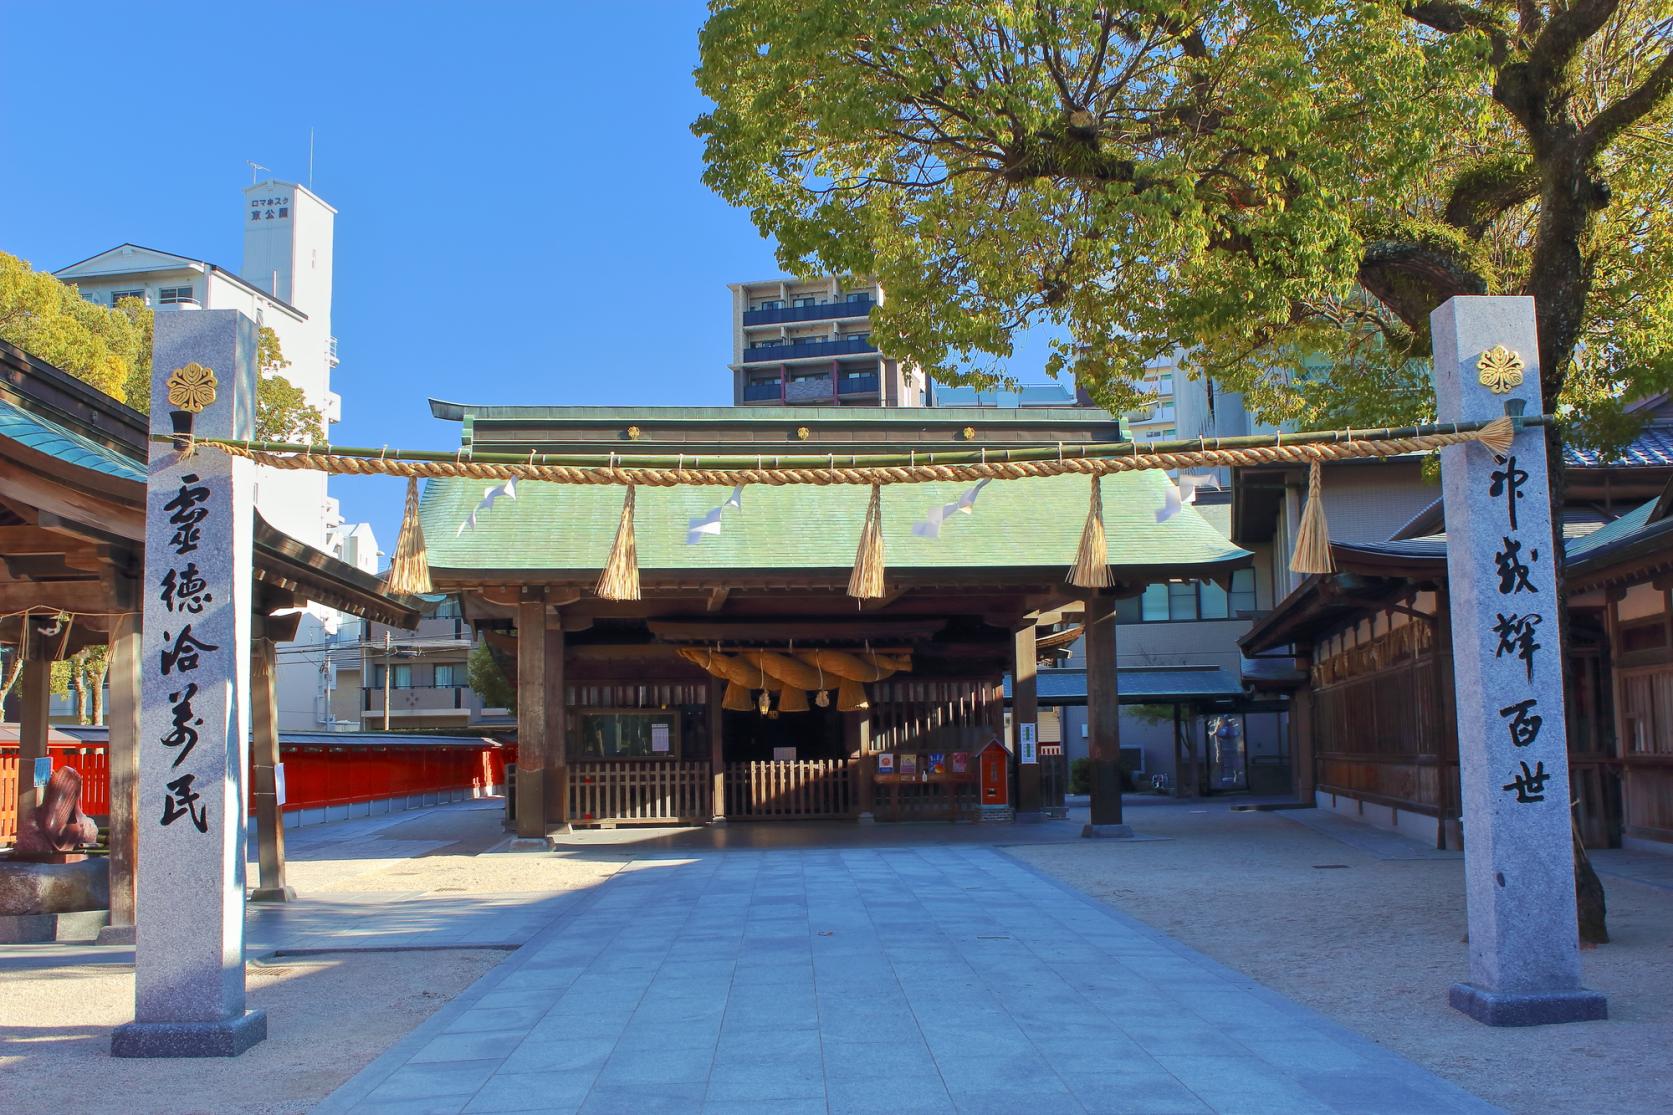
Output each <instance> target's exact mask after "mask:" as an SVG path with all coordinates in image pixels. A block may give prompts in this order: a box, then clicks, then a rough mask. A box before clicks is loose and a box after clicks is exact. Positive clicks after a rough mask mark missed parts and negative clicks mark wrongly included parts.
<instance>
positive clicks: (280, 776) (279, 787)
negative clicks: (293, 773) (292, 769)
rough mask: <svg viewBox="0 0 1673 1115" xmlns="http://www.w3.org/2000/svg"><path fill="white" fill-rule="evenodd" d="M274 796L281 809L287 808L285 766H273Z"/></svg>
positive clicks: (278, 764) (281, 764) (276, 764)
mask: <svg viewBox="0 0 1673 1115" xmlns="http://www.w3.org/2000/svg"><path fill="white" fill-rule="evenodd" d="M273 796H274V797H275V798H277V799H278V801H279V808H280V809H283V808H284V807H285V764H283V763H274V764H273Z"/></svg>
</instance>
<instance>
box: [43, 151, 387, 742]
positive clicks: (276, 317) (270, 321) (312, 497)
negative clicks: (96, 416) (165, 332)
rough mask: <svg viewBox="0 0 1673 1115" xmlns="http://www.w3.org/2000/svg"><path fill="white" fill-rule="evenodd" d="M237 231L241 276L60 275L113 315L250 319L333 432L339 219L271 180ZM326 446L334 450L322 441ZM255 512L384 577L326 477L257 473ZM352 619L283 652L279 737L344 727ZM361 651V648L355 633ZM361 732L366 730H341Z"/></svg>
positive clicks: (247, 199)
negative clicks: (337, 709)
mask: <svg viewBox="0 0 1673 1115" xmlns="http://www.w3.org/2000/svg"><path fill="white" fill-rule="evenodd" d="M242 193H243V198H242V204H241V206H240V212H239V217H238V220H239V222H240V224H241V225H242V226H243V229H244V259H243V263H242V266H241V267H240V268H239V269H238V270H237V271H236V272H234V271H230V270H228V269H227V268H224V267H221V266H219V265H217V264H214V263H211V262H209V261H208V260H204V259H197V258H194V257H192V256H188V255H178V254H175V253H173V252H166V251H161V250H158V249H156V248H146V247H142V246H140V245H138V244H131V243H130V244H119V245H117V246H116V247H114V248H110V249H109V250H107V251H103V252H100V253H99V254H98V255H95V256H91V257H89V258H87V259H84V260H81V261H80V262H79V263H73V264H71V265H69V266H68V267H65V268H62V269H60V270H59V271H57V272H55V273H54V274H55V275H56V276H57V278H58V279H59V280H61V281H62V282H65V283H69V284H71V285H73V286H75V287H76V288H77V289H78V290H79V291H80V293H81V295H82V297H83V298H86V299H87V300H89V301H91V302H96V303H98V304H100V305H103V306H115V305H116V303H117V302H118V301H120V300H121V299H122V298H125V297H134V298H139V299H141V300H142V301H144V302H145V303H146V304H147V305H148V306H150V307H152V309H154V310H156V311H157V312H159V313H162V312H189V311H192V310H197V309H214V310H223V309H236V310H242V311H243V312H244V313H245V314H246V315H247V316H249V317H250V318H252V319H253V320H254V321H255V322H256V323H257V324H258V325H264V326H267V327H269V328H271V329H272V330H273V332H274V334H275V335H277V337H278V338H279V347H280V348H281V349H282V350H283V352H284V356H285V359H286V360H288V361H289V366H288V367H286V368H284V369H283V370H282V372H281V374H282V375H284V377H285V378H286V379H288V380H290V381H291V382H292V383H294V384H295V385H296V386H297V387H298V388H300V389H301V390H302V392H303V395H304V396H305V397H306V398H307V400H308V402H309V404H310V405H312V406H314V407H317V408H318V409H319V411H320V413H321V414H322V415H323V416H324V417H325V419H326V421H327V423H332V422H336V421H338V420H339V419H340V418H341V417H342V399H341V398H340V396H338V394H337V393H336V392H335V391H333V390H332V389H331V375H332V372H333V371H334V370H335V369H336V367H337V364H338V359H337V338H336V337H334V336H333V335H332V333H331V293H332V263H333V259H332V247H333V240H334V236H335V224H336V217H337V211H336V210H335V209H334V208H332V207H331V206H330V205H329V204H327V203H326V202H325V201H324V200H323V199H322V198H320V197H319V196H318V195H316V194H314V193H313V192H312V191H310V190H308V189H307V188H305V187H303V186H301V185H298V184H297V183H294V182H281V181H277V180H269V181H266V182H257V183H254V184H252V185H250V186H247V187H245V188H244V189H243V191H242ZM321 437H322V438H328V435H327V434H326V432H325V431H321ZM256 510H257V511H258V512H260V514H261V516H262V517H263V518H264V519H266V520H267V521H268V522H269V523H271V524H272V525H273V526H275V527H277V528H278V529H279V530H281V531H283V532H284V533H285V534H288V535H290V536H291V537H292V538H295V539H296V540H297V541H299V542H303V543H306V544H307V545H309V546H312V547H314V548H315V549H318V550H323V551H325V552H326V553H329V554H332V555H333V556H335V557H339V558H342V559H343V560H345V561H348V562H350V563H351V564H353V565H356V566H358V567H359V568H361V569H364V570H366V571H367V572H374V573H375V572H376V571H377V569H378V557H379V553H378V549H377V540H376V539H375V538H374V537H373V536H372V529H371V526H370V525H369V524H366V523H355V524H346V523H344V522H343V516H342V513H341V510H340V509H339V507H338V504H337V501H336V500H335V499H333V498H331V496H330V495H329V493H328V492H327V490H326V477H325V475H324V474H323V473H315V472H308V471H301V470H299V471H280V470H277V469H268V468H258V470H257V480H256ZM345 621H346V622H349V623H352V622H353V621H352V620H348V619H347V617H344V616H341V615H340V614H339V613H338V612H336V611H333V610H331V609H329V608H322V607H319V606H318V605H312V604H311V605H309V607H308V610H307V614H306V615H305V616H304V617H303V619H302V622H301V624H300V625H299V626H298V628H297V633H296V638H295V639H294V640H293V641H292V642H290V643H287V644H281V646H280V648H279V677H278V689H279V693H278V697H279V727H280V728H281V730H289V731H320V730H325V729H329V728H333V727H338V726H339V725H337V724H336V723H334V721H333V717H332V713H331V707H332V704H331V697H330V691H331V688H332V684H333V683H334V681H335V670H334V669H331V668H329V667H328V666H327V663H326V660H327V657H328V655H327V653H326V652H327V650H328V649H329V648H330V646H331V645H332V642H333V639H334V638H336V637H338V631H339V628H341V627H342V626H343V625H344V623H345ZM347 634H348V635H349V636H350V637H351V638H352V639H353V640H354V641H357V640H358V636H357V635H355V634H354V633H353V632H349V633H347ZM341 726H342V727H352V728H358V727H359V726H360V725H359V722H358V721H356V722H354V723H353V724H346V725H341Z"/></svg>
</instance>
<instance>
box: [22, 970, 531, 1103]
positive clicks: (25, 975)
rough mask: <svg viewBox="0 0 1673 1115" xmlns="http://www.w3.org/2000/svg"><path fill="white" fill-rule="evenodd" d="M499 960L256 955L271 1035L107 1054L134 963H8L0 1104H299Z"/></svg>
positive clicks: (257, 1003) (250, 982)
mask: <svg viewBox="0 0 1673 1115" xmlns="http://www.w3.org/2000/svg"><path fill="white" fill-rule="evenodd" d="M506 955H507V954H506V953H504V952H490V951H481V950H465V949H460V950H449V951H441V952H422V953H359V954H337V955H332V956H317V957H305V958H297V959H295V960H286V961H283V962H282V963H276V964H273V965H271V966H268V965H260V964H252V965H251V966H250V968H249V974H248V977H247V983H246V986H247V988H248V989H249V1004H250V1006H251V1007H252V1008H254V1009H260V1010H265V1011H266V1012H267V1035H268V1036H267V1040H266V1041H264V1042H262V1043H260V1044H259V1045H257V1046H255V1047H254V1048H252V1049H251V1050H249V1051H248V1052H247V1053H245V1054H244V1055H243V1056H240V1057H235V1058H231V1059H226V1060H222V1059H218V1058H205V1059H203V1060H192V1061H141V1060H117V1059H115V1058H113V1057H111V1056H110V1031H111V1029H112V1028H113V1027H115V1026H117V1025H120V1024H121V1023H123V1022H126V1021H128V1020H130V1019H131V1018H133V1016H134V974H133V969H132V968H129V967H117V966H114V965H86V966H80V967H60V968H49V969H42V970H39V971H22V972H17V971H10V972H7V973H5V975H4V977H3V979H4V986H5V991H4V993H3V994H0V1111H4V1112H6V1113H8V1115H11V1113H13V1112H16V1113H17V1115H49V1113H57V1112H77V1113H84V1115H97V1113H101V1112H111V1113H112V1115H140V1113H149V1112H157V1113H159V1115H163V1113H167V1115H190V1113H193V1112H233V1111H236V1112H250V1113H260V1115H270V1113H271V1115H288V1113H291V1112H304V1111H307V1110H308V1109H309V1108H311V1107H313V1105H314V1104H316V1103H318V1102H319V1101H320V1100H322V1099H324V1098H325V1097H326V1096H327V1095H328V1094H330V1093H331V1092H332V1091H333V1090H334V1089H335V1088H336V1087H337V1086H338V1085H340V1084H342V1083H343V1081H345V1080H347V1079H348V1078H349V1077H351V1076H353V1075H354V1074H355V1073H356V1072H359V1071H360V1070H361V1069H362V1068H364V1067H365V1066H366V1065H367V1064H368V1063H369V1062H370V1061H371V1060H372V1059H373V1058H375V1057H376V1056H378V1054H380V1053H382V1052H383V1051H384V1050H385V1049H388V1048H389V1047H390V1046H391V1045H393V1044H395V1042H396V1041H398V1040H400V1039H401V1038H402V1037H403V1036H404V1035H405V1034H406V1033H407V1031H409V1030H411V1029H412V1028H413V1027H414V1026H416V1025H418V1024H419V1023H420V1022H422V1021H423V1020H424V1019H425V1018H427V1017H429V1015H430V1014H431V1013H432V1012H433V1011H435V1010H436V1009H437V1008H439V1007H440V1006H442V1004H444V1003H446V1002H447V1001H448V1000H449V999H451V998H453V996H455V995H457V994H459V992H461V991H463V990H464V989H465V988H467V987H469V986H470V985H471V984H472V983H473V982H475V981H476V980H477V978H478V977H480V976H481V975H482V974H483V973H485V972H487V971H488V969H490V968H492V967H493V966H494V965H495V964H498V963H499V962H500V961H501V960H503V959H505V957H506ZM43 1019H51V1020H53V1021H50V1022H43V1021H42V1020H43Z"/></svg>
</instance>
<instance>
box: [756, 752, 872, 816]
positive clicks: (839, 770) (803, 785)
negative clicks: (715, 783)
mask: <svg viewBox="0 0 1673 1115" xmlns="http://www.w3.org/2000/svg"><path fill="white" fill-rule="evenodd" d="M853 813H854V764H853V762H852V761H851V760H849V759H803V760H797V761H795V762H774V763H727V764H726V816H727V818H728V819H729V820H730V819H732V818H737V819H740V820H774V819H792V818H794V819H809V818H821V817H823V818H832V817H850V816H852V815H853Z"/></svg>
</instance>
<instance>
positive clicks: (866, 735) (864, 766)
mask: <svg viewBox="0 0 1673 1115" xmlns="http://www.w3.org/2000/svg"><path fill="white" fill-rule="evenodd" d="M842 736H843V739H844V740H845V741H847V744H848V755H849V757H850V758H851V759H852V760H853V763H852V770H853V772H854V776H853V777H854V787H853V789H854V803H855V804H854V811H855V813H856V814H857V815H858V817H859V819H860V820H861V821H870V820H873V819H874V814H875V808H874V807H875V805H876V790H877V783H876V775H877V756H875V755H873V754H872V753H871V712H870V711H869V710H867V709H859V710H857V711H855V712H845V713H843V714H842Z"/></svg>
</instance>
